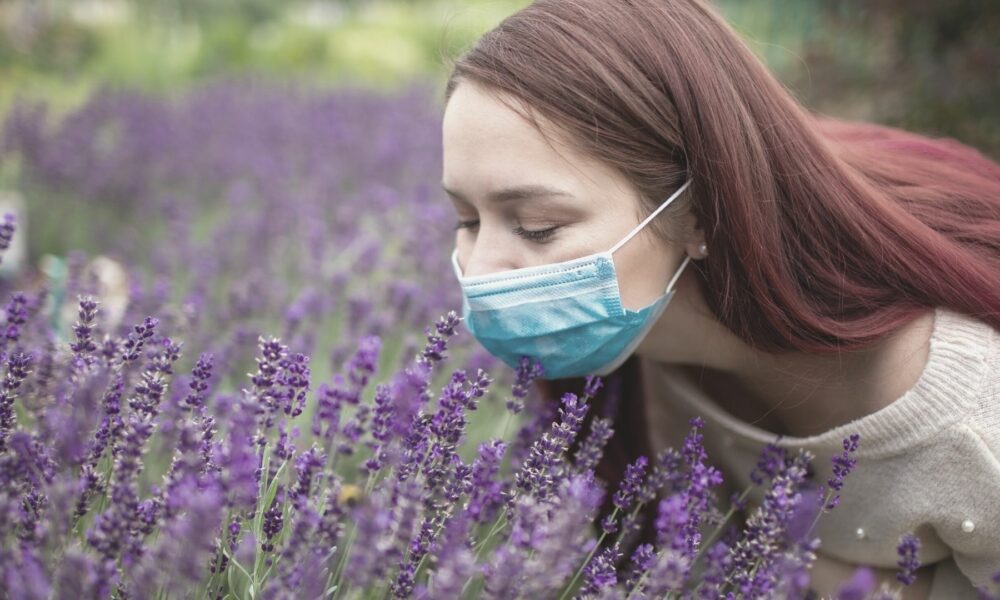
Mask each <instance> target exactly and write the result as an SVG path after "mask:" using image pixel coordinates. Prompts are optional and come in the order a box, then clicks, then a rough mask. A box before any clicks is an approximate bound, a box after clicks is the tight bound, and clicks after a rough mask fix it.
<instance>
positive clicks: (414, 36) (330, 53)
mask: <svg viewBox="0 0 1000 600" xmlns="http://www.w3.org/2000/svg"><path fill="white" fill-rule="evenodd" d="M664 1H668V0H664ZM528 3H529V2H527V1H526V0H311V1H306V2H302V1H289V2H277V1H274V0H170V1H166V0H156V1H143V2H140V1H135V0H133V1H128V0H0V27H2V30H3V35H2V36H0V82H2V84H0V114H3V113H4V112H5V111H6V109H7V108H8V107H9V106H10V104H11V102H12V100H13V98H14V96H15V95H17V94H24V95H27V96H30V97H44V98H46V99H48V100H50V102H52V108H53V109H54V110H56V111H59V110H60V109H63V110H65V109H68V108H71V107H73V106H76V105H78V104H79V103H81V102H82V101H83V99H85V98H86V97H87V95H88V94H89V93H90V92H91V91H92V90H93V89H94V88H95V86H97V85H99V84H101V83H109V84H112V85H121V86H127V87H137V88H141V89H145V90H152V91H156V92H160V93H165V94H166V93H174V92H180V91H183V90H184V89H185V86H187V85H189V84H191V83H192V82H195V81H198V80H201V79H204V78H206V77H213V76H219V75H226V74H232V73H241V74H242V73H247V72H253V73H264V74H267V75H271V76H277V77H286V78H297V77H301V78H306V79H308V80H309V81H310V82H311V83H313V84H326V83H329V84H331V85H337V84H343V83H348V82H349V83H359V84H362V85H370V86H376V87H380V88H386V87H389V88H391V87H394V86H400V85H405V84H406V83H408V82H410V81H411V80H413V79H426V78H432V79H433V78H436V79H438V80H440V81H442V82H443V79H444V77H445V76H446V75H447V73H445V72H444V69H443V67H442V65H443V58H442V57H444V56H454V55H456V54H457V53H459V52H460V51H461V49H462V48H464V47H466V46H467V45H468V44H470V43H471V42H472V41H473V40H474V39H475V38H476V37H478V36H479V35H480V34H481V33H483V32H484V31H486V30H487V29H489V28H490V27H492V26H493V25H495V24H496V23H497V22H499V21H500V20H501V19H503V17H504V16H506V15H508V14H510V13H511V12H514V11H516V10H517V9H518V8H520V7H522V6H524V5H526V4H528ZM716 4H717V6H719V8H720V9H721V10H722V12H723V14H724V15H725V16H726V17H727V19H728V20H729V21H730V23H732V24H733V26H734V27H735V28H736V29H737V30H738V31H739V32H740V33H741V35H743V37H744V38H745V39H746V40H747V41H748V43H750V45H751V47H753V49H754V50H755V51H756V52H757V53H758V54H759V56H761V58H762V59H763V60H764V61H765V62H766V63H767V64H768V65H769V66H770V67H771V68H772V69H773V71H774V72H775V74H776V75H778V77H779V78H780V79H781V80H782V81H783V82H784V83H785V84H786V85H787V86H788V87H789V88H791V89H792V90H793V91H794V92H795V93H796V95H797V96H798V97H799V98H800V99H801V100H802V102H803V103H805V104H806V105H807V106H810V107H811V108H813V109H814V110H817V111H820V112H824V113H827V114H832V115H836V116H843V117H848V118H857V119H864V120H872V121H877V122H881V123H886V124H889V125H897V126H901V127H904V128H907V129H911V130H915V131H920V132H924V133H927V134H930V135H938V136H952V137H955V138H957V139H959V140H961V141H963V142H965V143H968V144H971V145H973V146H976V147H978V148H979V149H981V150H983V151H984V152H986V153H988V154H991V155H992V156H994V157H998V158H1000V108H998V106H1000V102H998V98H1000V35H997V33H996V32H998V31H1000V2H997V1H996V0H948V1H945V0H874V1H873V0H716Z"/></svg>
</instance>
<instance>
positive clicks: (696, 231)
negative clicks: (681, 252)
mask: <svg viewBox="0 0 1000 600" xmlns="http://www.w3.org/2000/svg"><path fill="white" fill-rule="evenodd" d="M679 226H680V228H681V231H680V235H681V241H682V242H683V244H684V249H685V250H686V251H687V253H688V255H689V256H691V257H692V258H695V259H699V258H704V257H705V256H704V254H703V253H702V252H701V250H700V247H701V245H702V244H704V243H705V231H704V229H702V227H701V224H700V223H698V217H697V216H695V215H694V214H693V213H691V212H690V211H689V212H687V213H685V214H684V216H683V217H681V219H680V224H679Z"/></svg>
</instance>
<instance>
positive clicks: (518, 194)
mask: <svg viewBox="0 0 1000 600" xmlns="http://www.w3.org/2000/svg"><path fill="white" fill-rule="evenodd" d="M441 187H442V188H444V191H445V192H446V193H447V194H448V195H449V196H453V197H455V198H458V199H459V200H463V201H465V202H468V200H466V199H465V197H464V196H462V194H459V193H458V192H455V191H452V190H449V189H448V188H446V187H445V186H444V182H442V183H441ZM547 196H563V197H566V198H573V197H574V196H573V194H571V193H569V192H567V191H564V190H560V189H557V188H553V187H548V186H544V185H518V186H514V187H509V188H505V189H502V190H497V191H495V192H490V193H489V194H487V196H486V197H487V199H488V200H490V201H491V202H505V201H508V200H525V199H527V198H539V197H547Z"/></svg>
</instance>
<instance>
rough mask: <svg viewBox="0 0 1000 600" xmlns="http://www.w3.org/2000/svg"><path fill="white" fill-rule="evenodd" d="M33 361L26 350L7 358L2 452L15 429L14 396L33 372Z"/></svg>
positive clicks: (1, 389) (1, 395)
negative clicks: (30, 369)
mask: <svg viewBox="0 0 1000 600" xmlns="http://www.w3.org/2000/svg"><path fill="white" fill-rule="evenodd" d="M31 363H32V355H30V354H27V353H25V352H15V353H14V354H12V355H11V356H10V357H9V358H8V359H7V373H5V374H4V378H3V382H2V383H0V454H2V453H3V452H4V450H5V449H6V446H7V438H8V436H9V435H10V432H11V431H12V430H13V429H14V423H15V417H14V398H15V396H16V392H17V389H18V388H19V387H21V383H22V382H23V381H24V380H25V379H26V378H27V377H28V374H29V373H30V372H31V371H29V370H28V367H29V366H30V365H31Z"/></svg>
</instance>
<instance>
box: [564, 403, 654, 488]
mask: <svg viewBox="0 0 1000 600" xmlns="http://www.w3.org/2000/svg"><path fill="white" fill-rule="evenodd" d="M612 435H614V429H613V428H612V427H611V419H607V418H604V417H595V418H594V419H592V420H591V421H590V431H589V432H588V433H587V437H586V438H584V439H583V442H581V443H580V447H579V448H578V449H577V451H576V454H575V455H574V456H573V470H574V471H575V472H577V473H582V472H584V471H592V470H594V469H596V468H597V463H599V462H601V457H602V456H603V455H604V447H605V446H606V445H607V443H608V440H610V439H611V436H612ZM644 501H645V500H644Z"/></svg>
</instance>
